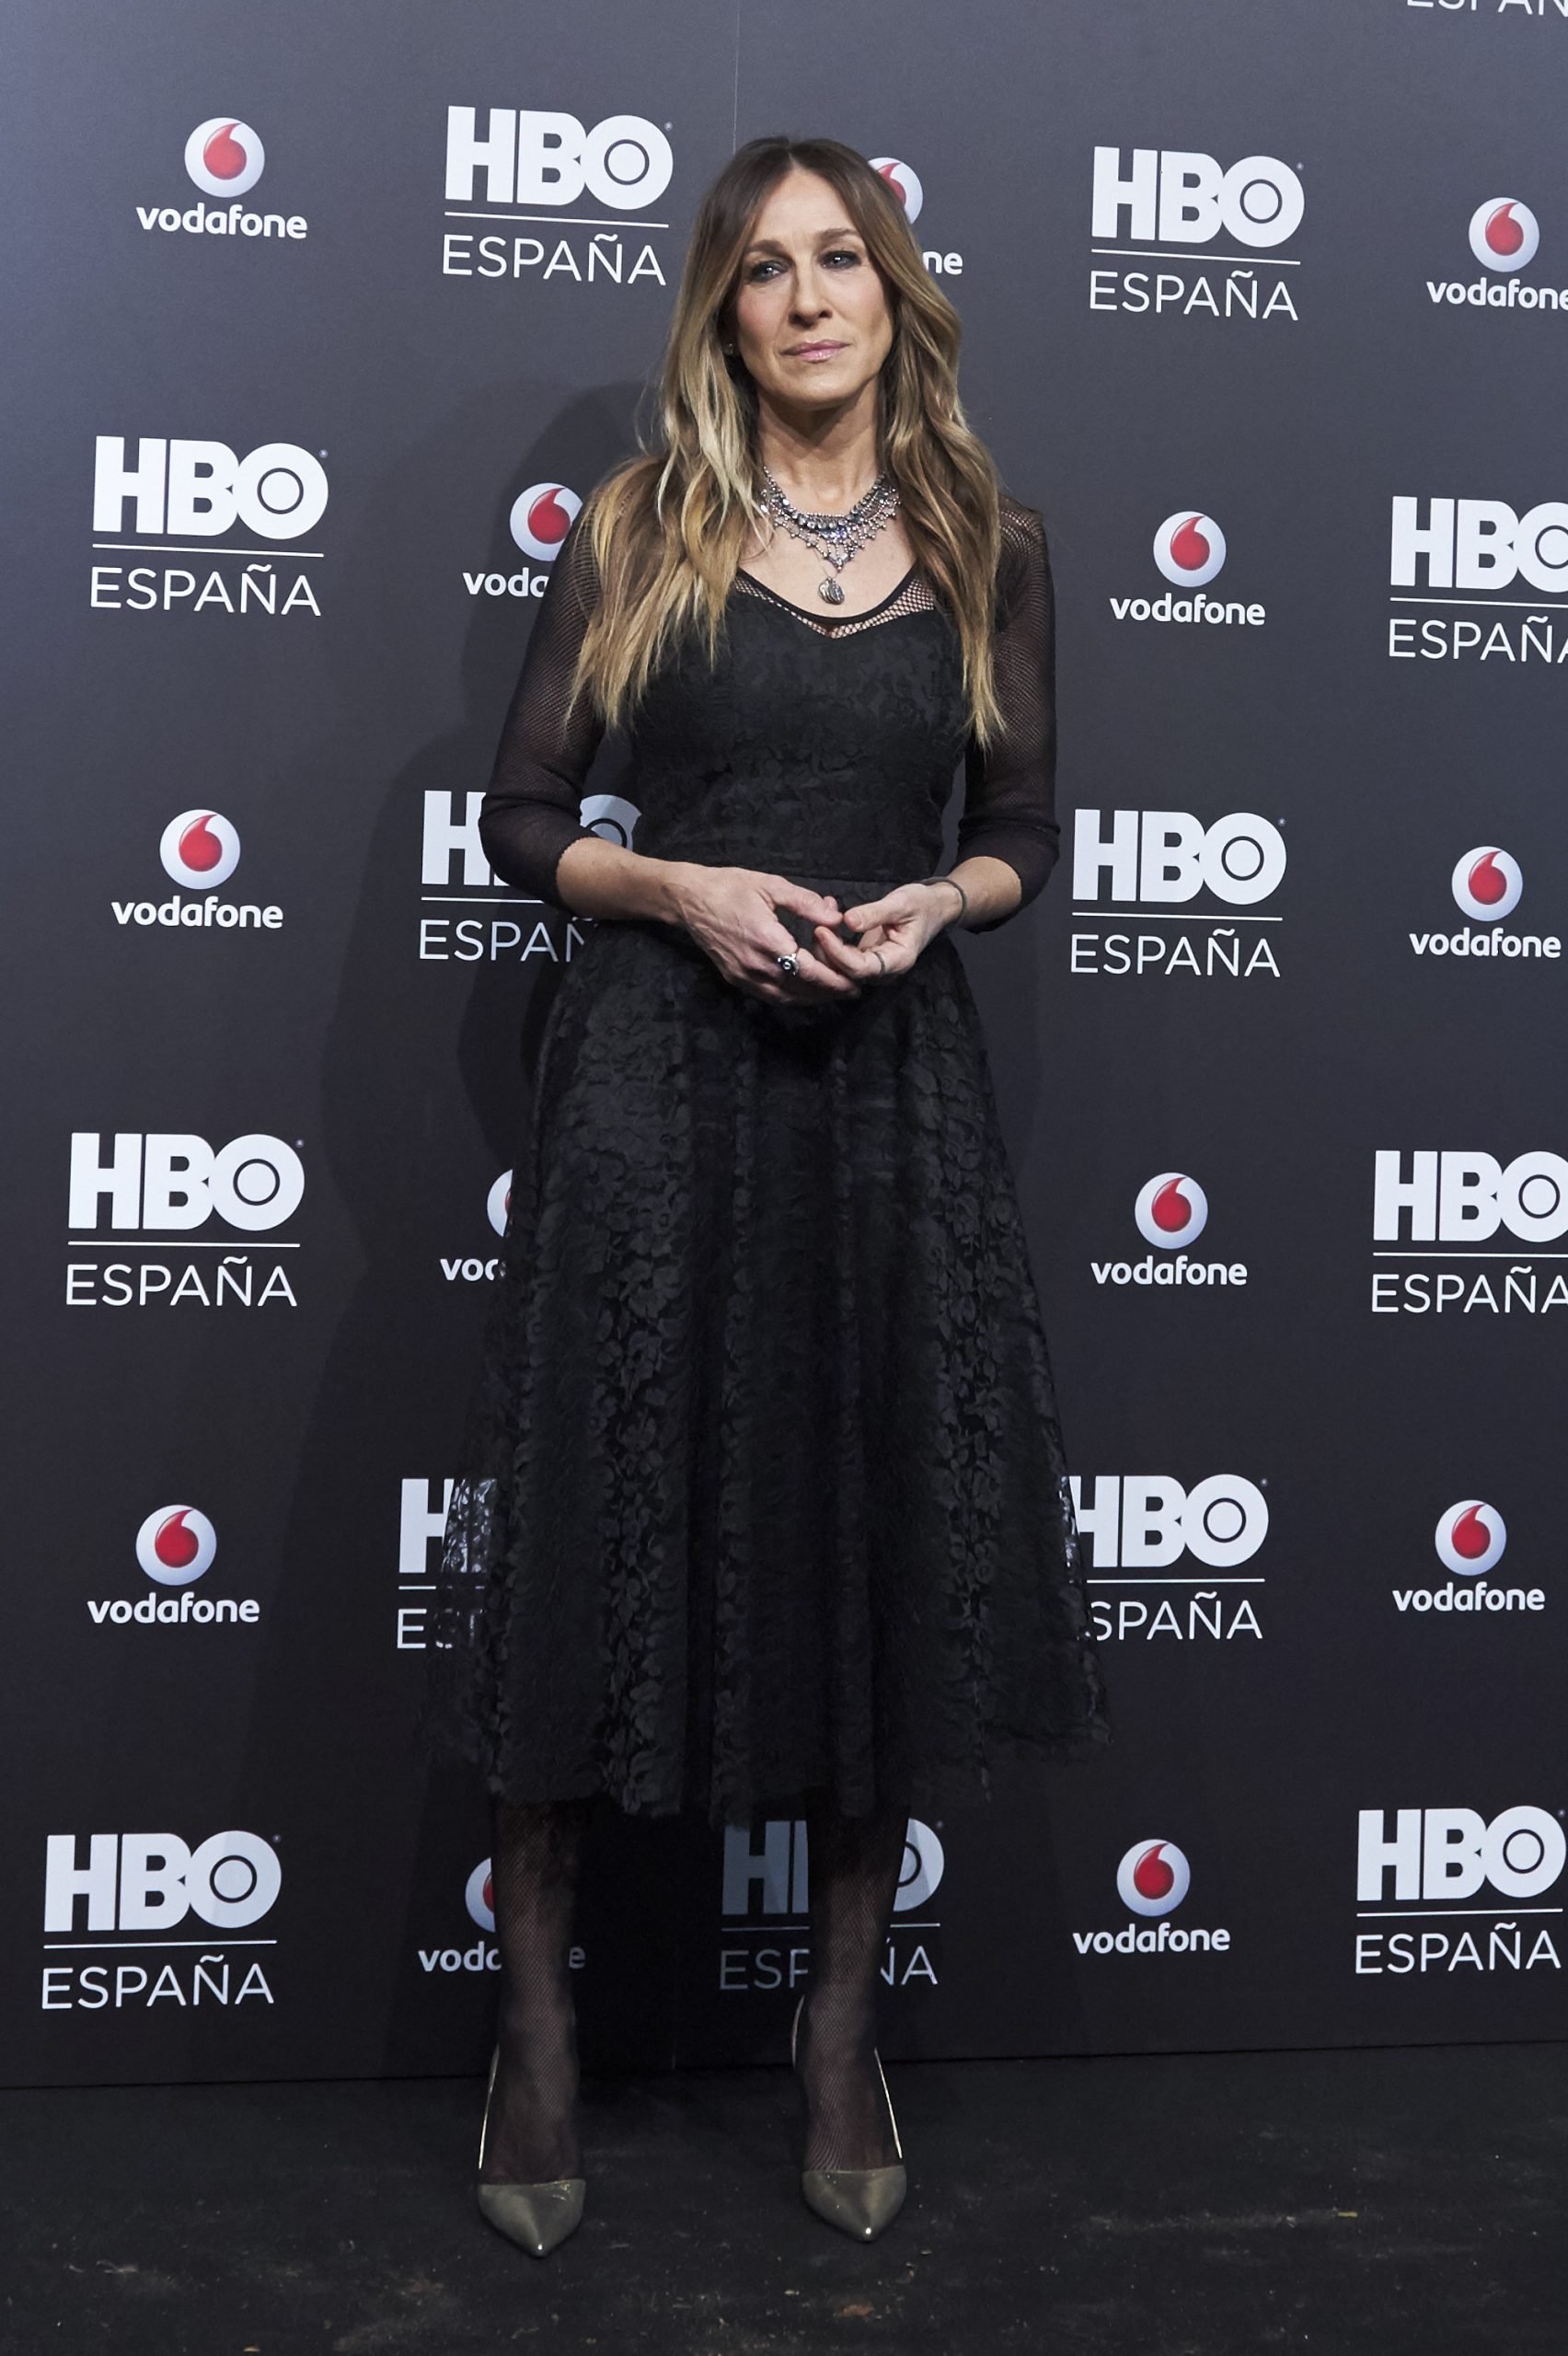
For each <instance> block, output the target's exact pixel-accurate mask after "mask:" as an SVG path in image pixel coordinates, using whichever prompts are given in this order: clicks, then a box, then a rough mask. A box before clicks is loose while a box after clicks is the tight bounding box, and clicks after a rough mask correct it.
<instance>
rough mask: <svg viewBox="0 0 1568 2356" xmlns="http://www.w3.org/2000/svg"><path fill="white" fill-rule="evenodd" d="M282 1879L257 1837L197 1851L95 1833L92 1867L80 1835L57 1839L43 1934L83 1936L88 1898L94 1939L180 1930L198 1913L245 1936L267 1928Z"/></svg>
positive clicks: (238, 1837)
mask: <svg viewBox="0 0 1568 2356" xmlns="http://www.w3.org/2000/svg"><path fill="white" fill-rule="evenodd" d="M282 1877H283V1872H282V1866H281V1865H279V1863H278V1855H277V1852H276V1850H275V1849H273V1848H272V1847H271V1844H270V1843H269V1842H265V1841H263V1840H262V1839H261V1838H260V1837H259V1834H257V1833H255V1832H214V1833H213V1836H212V1839H211V1840H210V1841H203V1842H202V1844H201V1846H200V1848H197V1849H192V1848H190V1846H188V1844H187V1843H186V1842H183V1841H182V1840H181V1839H180V1837H179V1833H178V1832H125V1833H118V1832H95V1833H93V1834H92V1835H91V1836H90V1837H89V1839H88V1842H87V1861H86V1865H79V1864H78V1863H77V1860H76V1836H75V1833H74V1832H52V1833H51V1834H50V1836H49V1844H48V1853H47V1856H46V1860H45V1866H44V1894H43V1927H44V1929H45V1930H46V1931H73V1930H75V1927H76V1901H77V1900H78V1899H81V1898H85V1899H86V1901H87V1923H86V1927H87V1929H88V1930H89V1931H163V1930H172V1929H173V1928H174V1926H175V1925H176V1923H183V1922H184V1920H185V1918H186V1916H187V1914H190V1913H195V1914H199V1915H200V1916H201V1918H202V1922H203V1923H211V1924H212V1926H213V1930H215V1931H239V1930H243V1929H244V1928H245V1926H246V1924H247V1923H259V1921H260V1919H261V1917H262V1915H263V1914H265V1913H266V1911H267V1910H268V1908H269V1907H270V1906H271V1903H272V1901H273V1900H274V1899H275V1898H276V1897H277V1895H278V1889H279V1887H280V1885H281V1883H282Z"/></svg>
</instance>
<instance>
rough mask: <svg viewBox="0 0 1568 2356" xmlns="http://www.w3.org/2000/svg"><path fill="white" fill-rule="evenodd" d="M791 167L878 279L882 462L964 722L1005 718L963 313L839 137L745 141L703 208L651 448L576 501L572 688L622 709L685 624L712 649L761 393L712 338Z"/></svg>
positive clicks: (613, 720)
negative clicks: (833, 207) (590, 604)
mask: <svg viewBox="0 0 1568 2356" xmlns="http://www.w3.org/2000/svg"><path fill="white" fill-rule="evenodd" d="M791 169H799V170H801V171H807V172H814V173H816V174H818V175H819V176H820V177H821V178H822V179H824V180H826V181H827V182H828V183H829V185H830V186H831V187H832V188H833V189H834V191H836V194H837V195H838V196H839V198H840V199H841V200H842V202H843V203H844V206H845V208H846V211H847V214H848V216H849V219H850V220H851V221H852V222H853V224H854V225H855V227H856V229H857V230H858V231H859V234H860V236H861V237H863V239H864V240H865V244H866V250H867V252H868V254H869V255H870V260H871V261H872V263H873V264H874V265H875V267H876V269H877V271H878V272H879V274H880V276H881V278H882V284H883V286H884V287H885V289H886V291H887V297H888V304H889V307H890V309H891V311H892V315H893V343H892V348H891V349H890V351H889V352H888V355H887V358H886V360H885V361H884V362H883V364H882V375H881V381H880V402H879V410H880V415H879V437H878V438H879V444H880V453H879V455H880V463H881V465H882V467H883V468H885V470H886V472H887V473H888V475H889V476H890V477H891V478H892V479H893V481H894V483H895V484H896V486H897V489H898V492H899V498H900V502H901V514H902V517H903V522H904V527H905V532H906V533H907V535H908V537H909V542H910V546H911V549H913V552H914V556H915V560H916V563H917V565H918V567H919V568H920V570H921V571H922V572H924V573H925V574H926V576H927V578H928V580H929V582H930V583H931V585H932V588H933V589H934V591H935V592H936V595H937V597H938V600H939V602H940V604H941V605H942V606H945V607H946V609H947V611H948V613H949V614H950V615H951V618H952V619H953V620H954V622H955V623H956V624H957V627H958V632H959V637H960V640H961V641H962V646H963V689H964V696H965V700H966V703H967V706H968V711H969V718H970V723H971V725H972V727H973V728H974V733H975V734H976V736H977V738H978V740H979V742H980V743H981V744H982V745H984V744H985V743H986V742H987V740H988V739H989V738H990V737H991V736H992V735H993V734H994V733H995V732H996V730H997V727H998V725H999V722H1000V713H999V711H998V708H997V699H996V691H995V687H994V686H993V682H992V664H991V630H992V624H993V618H994V613H995V596H996V578H997V563H998V560H999V557H1000V525H999V523H998V514H997V489H998V486H997V471H996V468H995V466H994V465H993V463H992V460H991V456H990V454H989V452H988V451H987V450H986V447H985V445H984V444H983V443H982V442H981V441H980V440H979V439H978V438H977V436H976V435H975V434H974V433H973V432H972V431H971V429H970V427H969V425H968V424H967V422H965V419H964V415H963V407H962V405H961V403H960V400H959V398H958V349H959V341H960V337H961V333H962V330H961V328H960V324H959V318H958V313H957V312H956V311H955V310H954V309H953V306H952V305H951V303H950V302H949V301H948V299H947V296H946V295H944V294H943V293H942V292H941V290H940V287H938V286H936V285H935V284H933V283H932V281H931V279H930V277H929V276H928V272H927V270H926V267H925V264H924V263H923V261H922V260H921V259H920V251H919V248H918V247H917V244H916V242H915V238H914V237H913V235H912V233H911V231H910V228H909V224H908V222H907V220H906V219H905V213H904V208H903V206H902V205H901V204H900V202H899V201H898V199H897V197H896V196H895V195H894V191H892V189H891V188H890V187H889V186H888V184H887V182H886V181H885V180H884V179H882V177H881V175H880V174H879V173H877V172H874V171H873V170H872V169H871V167H870V164H869V163H868V162H867V161H866V159H865V157H864V156H859V155H857V154H856V152H855V150H854V149H853V148H852V147H847V146H845V145H844V144H842V143H841V142H840V141H838V140H836V139H798V140H790V139H784V138H768V139H753V140H751V141H749V142H748V143H747V144H746V145H745V146H744V147H742V148H740V149H739V150H738V151H737V152H736V154H735V155H734V156H732V157H731V159H730V161H729V163H727V164H726V165H725V167H724V168H723V170H722V171H721V173H720V174H719V176H718V178H717V179H715V181H714V182H713V184H712V186H711V188H709V191H708V193H707V195H706V196H705V197H704V198H703V200H702V202H701V204H700V205H699V207H698V214H697V220H696V223H695V225H694V226H693V229H692V236H691V244H690V246H689V248H687V252H686V264H685V268H684V269H683V271H682V272H681V283H680V286H679V289H678V291H677V293H676V296H675V307H674V318H673V319H672V320H671V323H670V333H669V340H668V342H667V344H666V346H665V351H664V358H663V366H662V369H661V372H660V375H659V380H658V433H657V435H656V446H655V447H653V448H652V449H647V448H645V449H644V450H643V451H642V453H641V455H640V456H637V457H634V458H629V459H627V460H626V461H625V462H624V463H623V464H622V465H621V466H619V467H617V468H615V469H614V470H613V471H612V472H611V473H610V474H609V475H607V476H606V477H605V479H604V481H603V482H601V483H600V484H599V485H598V486H597V488H596V489H595V490H594V492H593V493H592V494H591V496H590V498H589V501H588V502H587V511H586V513H585V514H584V516H583V519H582V522H583V529H584V531H585V532H586V533H587V535H588V537H589V543H590V549H591V552H592V555H593V558H594V564H595V566H596V569H597V572H598V576H599V586H600V595H599V599H598V602H597V604H596V606H595V607H594V614H593V618H592V619H591V621H590V623H589V627H588V629H587V633H586V635H585V637H584V640H583V642H582V649H581V652H580V653H579V656H578V661H577V665H576V670H575V672H574V675H573V679H572V687H571V702H572V703H575V702H576V700H577V699H578V697H579V695H582V694H586V695H587V696H588V697H589V698H590V699H591V700H592V702H593V704H594V707H595V708H596V709H597V710H598V711H599V713H600V714H601V716H602V717H603V718H604V720H605V722H607V723H608V724H609V725H612V726H614V725H616V724H617V723H618V722H624V721H625V720H626V719H627V717H628V714H629V712H630V710H631V709H632V707H633V706H634V705H635V704H636V702H637V701H638V699H639V698H640V696H641V694H642V692H643V690H644V688H645V687H647V684H648V681H649V678H650V676H651V674H652V672H653V671H654V669H655V668H656V666H657V665H658V664H659V662H660V660H661V658H662V657H663V655H664V654H665V653H666V652H667V651H668V650H669V649H670V648H671V646H672V644H673V642H674V640H675V639H676V638H677V637H679V636H680V635H681V634H682V633H683V632H686V631H687V630H694V631H695V632H696V633H697V634H698V637H699V639H700V640H702V641H705V643H706V646H707V650H708V654H709V660H710V661H711V660H712V659H713V657H714V656H715V654H716V653H717V651H718V646H719V640H720V634H721V626H722V622H723V616H724V608H725V605H726V603H727V601H728V599H729V596H730V593H731V591H732V588H733V586H734V582H735V574H736V572H737V571H738V569H739V566H740V563H741V560H742V557H743V556H744V553H745V551H746V549H747V547H748V545H749V544H750V541H751V538H752V536H753V531H754V527H755V522H756V518H757V504H756V491H757V481H758V478H757V470H756V455H755V453H756V439H755V429H756V410H757V403H756V394H755V388H754V387H753V386H752V383H751V379H750V377H749V375H747V373H746V371H745V369H744V366H743V365H742V364H741V363H740V361H739V360H727V359H726V357H725V354H724V352H723V350H722V347H721V336H722V333H723V329H724V321H725V317H726V314H727V312H728V310H729V308H730V306H731V305H732V301H733V299H734V295H735V290H736V286H737V283H738V281H739V277H740V270H741V262H742V259H743V257H744V253H745V251H746V248H747V245H748V243H749V241H750V237H751V231H752V225H753V223H754V222H755V218H756V215H757V212H758V210H759V208H760V207H761V205H762V204H763V202H765V200H766V199H767V197H768V195H769V194H770V193H771V192H772V191H773V190H774V189H775V188H776V187H777V186H778V182H779V181H780V180H781V179H783V178H784V176H785V174H786V173H787V172H789V171H790V170H791Z"/></svg>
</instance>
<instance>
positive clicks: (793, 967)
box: [773, 952, 801, 981]
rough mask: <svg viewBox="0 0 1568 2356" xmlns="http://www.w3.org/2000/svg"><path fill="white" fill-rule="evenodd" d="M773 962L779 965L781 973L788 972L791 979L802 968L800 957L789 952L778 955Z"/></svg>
mask: <svg viewBox="0 0 1568 2356" xmlns="http://www.w3.org/2000/svg"><path fill="white" fill-rule="evenodd" d="M773 962H774V964H776V965H777V966H778V970H779V972H780V973H781V974H788V975H789V976H790V980H791V981H792V980H793V979H794V977H795V976H796V975H797V974H798V973H799V972H800V970H801V964H800V960H799V958H798V957H795V956H793V955H792V954H790V953H788V952H786V953H784V954H782V955H779V956H776V957H775V958H774V960H773Z"/></svg>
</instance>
